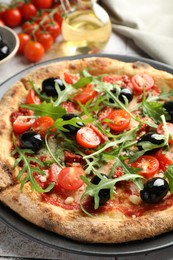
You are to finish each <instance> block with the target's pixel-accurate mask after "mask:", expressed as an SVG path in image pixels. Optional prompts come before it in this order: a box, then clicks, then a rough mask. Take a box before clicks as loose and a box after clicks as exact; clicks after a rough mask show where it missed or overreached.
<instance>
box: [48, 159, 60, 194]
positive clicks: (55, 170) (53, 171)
mask: <svg viewBox="0 0 173 260" xmlns="http://www.w3.org/2000/svg"><path fill="white" fill-rule="evenodd" d="M60 171H61V168H60V167H59V166H58V165H57V164H56V163H53V164H52V165H51V166H50V168H49V171H48V178H47V181H46V186H48V185H49V184H50V183H51V182H54V183H55V185H54V188H53V189H54V190H55V191H59V190H61V186H60V185H59V183H58V175H59V173H60Z"/></svg>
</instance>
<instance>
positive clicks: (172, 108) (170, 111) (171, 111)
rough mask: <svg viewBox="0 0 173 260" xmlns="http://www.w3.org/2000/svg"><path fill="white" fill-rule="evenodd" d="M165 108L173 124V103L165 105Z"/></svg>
mask: <svg viewBox="0 0 173 260" xmlns="http://www.w3.org/2000/svg"><path fill="white" fill-rule="evenodd" d="M163 107H164V108H165V109H166V111H167V112H168V114H169V116H170V120H167V121H169V122H173V101H167V102H165V103H164V104H163Z"/></svg>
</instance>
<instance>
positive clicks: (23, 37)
mask: <svg viewBox="0 0 173 260" xmlns="http://www.w3.org/2000/svg"><path fill="white" fill-rule="evenodd" d="M18 38H19V49H18V53H23V52H24V47H25V45H26V43H27V42H28V41H30V40H31V37H30V36H29V35H28V34H26V33H19V34H18Z"/></svg>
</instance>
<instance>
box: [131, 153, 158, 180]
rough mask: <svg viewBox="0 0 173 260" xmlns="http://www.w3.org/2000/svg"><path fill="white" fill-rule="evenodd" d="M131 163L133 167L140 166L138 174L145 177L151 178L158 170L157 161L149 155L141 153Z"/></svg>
mask: <svg viewBox="0 0 173 260" xmlns="http://www.w3.org/2000/svg"><path fill="white" fill-rule="evenodd" d="M131 165H132V167H134V168H141V170H140V171H139V172H138V174H140V175H142V176H143V177H145V178H147V179H149V178H152V177H153V176H154V174H155V173H157V171H158V170H159V161H158V160H157V158H155V157H154V156H151V155H142V156H140V157H139V158H138V159H137V160H136V161H135V162H132V164H131Z"/></svg>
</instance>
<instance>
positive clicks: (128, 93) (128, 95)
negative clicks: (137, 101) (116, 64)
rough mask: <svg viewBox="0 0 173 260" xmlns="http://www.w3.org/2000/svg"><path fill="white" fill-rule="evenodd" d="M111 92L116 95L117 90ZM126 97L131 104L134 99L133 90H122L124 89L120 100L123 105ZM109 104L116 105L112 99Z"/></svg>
mask: <svg viewBox="0 0 173 260" xmlns="http://www.w3.org/2000/svg"><path fill="white" fill-rule="evenodd" d="M111 92H112V93H113V94H115V95H116V89H113V90H112V91H111ZM124 97H126V98H127V100H128V102H129V103H130V101H132V99H133V93H132V91H131V89H129V88H122V89H121V91H120V94H119V97H118V99H119V100H120V101H121V102H122V103H123V104H125V99H124ZM109 102H110V103H114V101H113V99H112V98H110V99H109Z"/></svg>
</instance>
